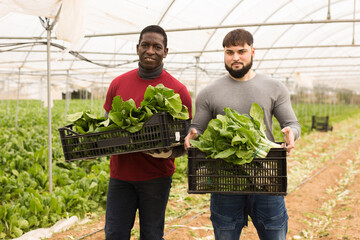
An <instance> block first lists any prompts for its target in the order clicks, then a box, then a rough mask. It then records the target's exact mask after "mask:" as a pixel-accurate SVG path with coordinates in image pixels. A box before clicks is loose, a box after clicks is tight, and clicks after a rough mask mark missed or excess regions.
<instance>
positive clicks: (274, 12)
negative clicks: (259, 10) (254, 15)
mask: <svg viewBox="0 0 360 240" xmlns="http://www.w3.org/2000/svg"><path fill="white" fill-rule="evenodd" d="M291 2H292V0H289V1H288V2H286V3H284V4H283V5H281V6H280V7H279V8H277V9H276V10H275V11H273V12H272V13H271V14H270V15H269V16H268V17H267V18H265V21H263V23H266V22H267V20H269V19H270V18H271V17H272V16H274V15H275V14H276V13H277V12H278V11H280V10H281V9H283V8H284V7H286V5H288V4H289V3H291ZM259 29H260V26H258V27H257V28H256V29H255V31H254V32H253V35H255V33H256V32H257V31H258V30H259Z"/></svg>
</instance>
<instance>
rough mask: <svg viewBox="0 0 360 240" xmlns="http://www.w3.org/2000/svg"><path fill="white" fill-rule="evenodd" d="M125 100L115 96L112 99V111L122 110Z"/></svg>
mask: <svg viewBox="0 0 360 240" xmlns="http://www.w3.org/2000/svg"><path fill="white" fill-rule="evenodd" d="M123 102H124V101H123V100H122V99H121V97H120V96H115V97H114V98H113V101H112V105H111V111H114V112H121V110H122V108H123Z"/></svg>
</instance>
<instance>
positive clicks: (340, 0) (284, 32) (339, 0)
mask: <svg viewBox="0 0 360 240" xmlns="http://www.w3.org/2000/svg"><path fill="white" fill-rule="evenodd" d="M343 1H346V0H338V1H337V2H335V4H337V3H339V2H343ZM325 7H326V8H327V4H326V5H324V6H322V7H319V8H317V9H315V10H313V11H312V12H310V13H308V14H307V15H305V16H304V17H303V18H301V19H300V21H301V20H304V19H305V18H307V17H309V16H310V15H311V14H313V13H315V12H317V11H320V10H321V9H323V8H325ZM292 27H293V26H289V27H288V28H287V29H285V30H284V31H283V32H282V33H281V34H280V35H279V37H278V38H277V39H275V41H274V42H273V43H272V44H271V46H270V48H271V47H273V46H274V45H275V43H276V42H277V41H278V40H279V39H280V38H282V37H283V36H284V35H285V34H286V33H287V32H288V31H290V29H291V28H292ZM268 53H269V50H267V51H266V52H265V54H264V55H263V58H262V59H264V58H265V57H266V55H267V54H268ZM262 59H261V60H262ZM261 60H259V63H258V65H257V67H256V68H259V67H260V65H261V63H262V61H261Z"/></svg>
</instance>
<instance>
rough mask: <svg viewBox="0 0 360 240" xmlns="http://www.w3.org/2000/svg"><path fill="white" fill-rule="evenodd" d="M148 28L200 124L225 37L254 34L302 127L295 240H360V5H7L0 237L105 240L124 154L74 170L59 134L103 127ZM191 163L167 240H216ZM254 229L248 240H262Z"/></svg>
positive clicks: (221, 70)
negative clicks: (99, 122) (163, 41)
mask: <svg viewBox="0 0 360 240" xmlns="http://www.w3.org/2000/svg"><path fill="white" fill-rule="evenodd" d="M148 25H159V26H161V27H162V28H163V29H164V30H165V32H166V34H167V47H168V54H167V56H166V58H164V60H163V63H164V69H165V70H166V71H167V72H168V73H169V74H170V75H172V76H173V77H174V78H176V79H177V80H179V81H180V82H181V83H182V84H184V85H185V86H186V87H187V90H188V91H189V93H190V95H191V99H192V106H193V111H192V115H193V116H194V114H195V103H196V99H197V96H198V94H199V93H200V92H201V91H202V90H203V89H204V88H205V87H206V86H209V85H210V84H211V83H214V82H215V81H216V80H218V79H219V78H221V77H223V76H224V75H227V74H228V71H227V70H226V68H225V67H224V66H225V65H224V48H223V39H224V37H225V35H226V34H227V33H228V32H230V31H231V30H234V29H246V30H247V31H249V32H250V33H251V34H252V35H253V37H254V44H253V47H254V54H255V55H254V58H253V64H252V70H253V71H254V72H255V73H256V74H265V75H267V76H269V77H271V78H272V79H274V80H277V81H279V82H281V83H282V84H284V85H285V86H286V88H287V90H288V92H289V95H290V99H291V105H292V109H293V110H294V113H295V115H296V117H297V119H298V121H299V123H300V126H301V137H300V138H299V139H298V140H297V141H296V142H295V148H294V149H293V151H292V152H291V155H288V156H286V157H285V166H283V168H284V169H283V170H285V178H286V179H285V180H286V182H285V185H284V186H285V190H284V192H283V194H281V195H285V202H286V205H287V212H288V215H289V220H288V234H287V239H289V240H291V239H319V238H324V239H358V237H359V236H358V229H359V227H360V221H359V220H358V219H359V217H360V211H359V209H358V208H357V205H358V204H359V202H360V193H359V191H358V189H357V187H356V186H359V185H358V184H360V180H359V179H360V171H359V169H360V148H359V146H360V121H359V119H360V1H358V0H301V1H300V0H272V1H259V0H256V1H254V0H253V1H251V0H226V1H216V0H207V1H205V0H192V1H191V0H165V1H160V0H153V1H150V0H137V1H135V0H105V1H95V0H22V1H19V0H0V29H1V33H0V132H1V134H0V144H1V145H0V147H1V151H0V162H1V165H0V183H1V188H0V189H1V191H0V223H1V224H0V239H19V240H25V239H55V240H60V239H105V232H104V226H105V212H106V204H107V192H108V185H109V177H110V175H109V174H110V168H109V163H110V155H113V154H111V153H109V154H102V155H101V156H96V155H94V156H92V155H86V157H84V156H82V157H79V159H75V161H68V155H66V151H65V149H64V142H62V139H61V138H62V137H63V136H61V135H60V132H59V129H61V128H63V127H65V126H69V124H71V120H72V119H73V117H74V114H76V113H79V112H83V113H84V112H86V111H88V113H89V114H90V113H91V116H96V117H97V118H98V119H100V118H101V117H103V116H104V114H105V109H104V104H105V100H106V94H107V92H108V89H109V85H110V83H111V82H112V81H113V80H114V79H115V78H116V77H117V76H119V75H121V74H124V73H127V72H129V71H131V70H133V69H136V68H138V66H139V56H138V54H137V44H139V36H140V33H141V30H142V29H143V28H144V27H146V26H148ZM265 90H267V89H264V91H265ZM258 94H259V95H262V94H263V92H261V91H260V92H259V93H258ZM134 111H135V110H134ZM84 114H85V113H84ZM190 114H191V113H190ZM251 117H253V116H251ZM124 121H125V120H124ZM175 125H176V124H175ZM176 127H177V125H176ZM272 127H273V129H272V130H273V134H274V137H275V141H276V142H284V135H283V133H282V132H281V127H280V124H279V123H278V121H277V119H275V118H274V119H273V125H272ZM174 128H175V127H174ZM186 130H187V129H186ZM169 131H172V130H171V129H170V130H169ZM186 133H187V132H185V133H184V134H185V136H186ZM131 134H133V133H130V136H132V135H131ZM176 134H177V132H176ZM181 134H182V135H181V138H182V141H183V137H184V136H183V133H181ZM176 136H177V135H176ZM176 138H177V137H176ZM81 141H82V140H81ZM81 141H80V143H81ZM84 141H85V140H84ZM131 141H134V140H131ZM80 143H79V142H78V143H77V144H78V146H79V144H80ZM68 144H72V142H68ZM146 144H147V143H146V141H145V142H144V146H145V145H146ZM181 144H184V143H183V142H181ZM125 151H127V150H125ZM86 154H88V153H86ZM73 158H76V157H73ZM86 158H87V159H86ZM189 158H191V157H189V156H188V154H185V155H183V156H180V157H176V159H175V165H176V170H175V173H174V174H173V176H172V185H171V191H170V196H169V200H168V204H167V208H166V213H165V227H164V228H165V229H164V239H173V240H180V239H214V237H213V236H214V231H213V227H212V222H211V220H210V194H209V193H211V192H209V191H207V192H206V191H205V192H201V194H194V192H191V189H189V186H190V184H189V181H190V172H191V169H189V166H190V165H188V163H189ZM254 164H255V163H254ZM277 167H278V166H276V167H275V168H277ZM217 168H219V167H217ZM200 170H201V169H200ZM200 170H199V171H200ZM254 171H256V169H255V170H254ZM222 174H223V173H222ZM271 174H272V173H271ZM207 180H209V179H207ZM219 181H220V180H219ZM241 191H242V190H241ZM195 193H196V191H195ZM250 222H251V220H249V226H248V227H245V228H244V229H243V232H242V235H241V236H242V238H243V237H244V238H245V239H259V238H258V235H257V232H256V229H255V227H254V226H253V224H251V223H250ZM131 239H140V226H139V216H136V220H135V224H134V226H133V228H132V230H131Z"/></svg>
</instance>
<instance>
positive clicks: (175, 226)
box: [51, 119, 360, 240]
mask: <svg viewBox="0 0 360 240" xmlns="http://www.w3.org/2000/svg"><path fill="white" fill-rule="evenodd" d="M288 183H289V186H288V194H287V196H286V197H285V201H286V205H287V209H288V215H289V230H288V236H287V240H293V239H326V240H345V239H349V240H357V239H360V230H359V229H360V208H359V207H358V206H359V204H360V192H359V190H358V189H359V188H358V186H360V122H359V121H358V119H350V120H347V121H345V122H342V123H341V124H338V125H334V129H333V131H331V132H313V133H311V134H309V135H307V136H305V137H302V138H300V139H299V140H298V141H297V142H296V148H295V149H294V151H293V152H292V154H291V156H289V157H288ZM186 188H187V186H186V184H182V185H181V184H178V185H177V186H173V188H172V196H171V197H170V199H169V204H168V211H167V221H166V224H165V236H164V238H165V239H167V240H193V239H214V237H213V230H212V225H211V221H210V220H209V217H210V210H209V201H208V199H209V195H208V194H204V195H198V194H195V195H194V194H187V192H186ZM180 192H181V193H180ZM103 228H104V216H101V217H99V218H97V219H94V220H93V221H91V222H90V223H87V224H84V225H78V226H76V227H74V228H72V229H70V230H68V231H66V232H63V233H57V234H54V235H53V236H52V237H51V239H53V240H60V239H87V240H90V239H92V240H95V239H96V240H102V239H105V235H104V231H103V230H102V229H103ZM95 231H99V232H97V233H95V234H92V235H89V236H86V235H87V234H90V233H93V232H95ZM134 236H138V224H136V225H135V226H134ZM132 239H137V238H136V237H133V238H132ZM241 239H250V240H256V239H259V238H258V236H257V234H256V230H255V228H254V227H253V225H252V224H251V222H250V223H249V226H248V227H246V228H244V230H243V234H242V235H241Z"/></svg>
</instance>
